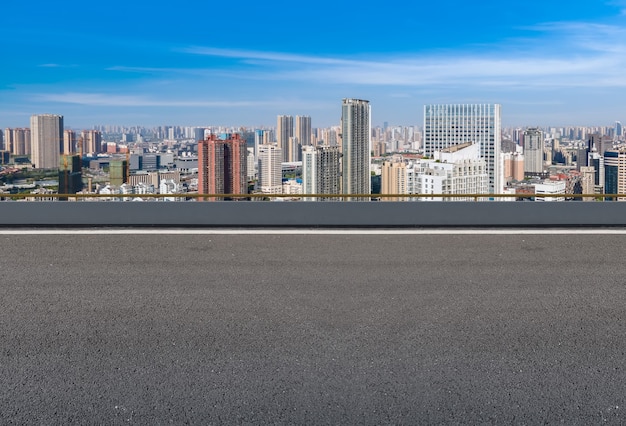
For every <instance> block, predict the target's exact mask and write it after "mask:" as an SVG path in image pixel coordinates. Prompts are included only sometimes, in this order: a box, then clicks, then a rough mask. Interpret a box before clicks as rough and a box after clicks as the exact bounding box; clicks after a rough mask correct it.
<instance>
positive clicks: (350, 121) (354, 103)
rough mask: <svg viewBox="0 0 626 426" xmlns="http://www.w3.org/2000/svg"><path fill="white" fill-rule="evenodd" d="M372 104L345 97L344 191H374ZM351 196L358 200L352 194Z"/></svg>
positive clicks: (355, 192) (343, 139)
mask: <svg viewBox="0 0 626 426" xmlns="http://www.w3.org/2000/svg"><path fill="white" fill-rule="evenodd" d="M370 123H371V108H370V104H369V101H364V100H360V99H344V100H343V104H342V110H341V128H342V139H341V140H342V142H341V147H342V163H341V170H342V182H341V183H342V185H341V193H342V194H370V193H371V177H370V157H371V144H370V134H371V127H370ZM350 200H355V199H354V198H350Z"/></svg>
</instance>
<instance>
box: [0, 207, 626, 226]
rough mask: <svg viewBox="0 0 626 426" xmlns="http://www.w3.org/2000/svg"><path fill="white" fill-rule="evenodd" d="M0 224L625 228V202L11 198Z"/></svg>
mask: <svg viewBox="0 0 626 426" xmlns="http://www.w3.org/2000/svg"><path fill="white" fill-rule="evenodd" d="M0 226H4V227H8V226H170V227H178V226H202V227H420V226H431V227H439V226H441V227H445V226H626V203H621V202H543V203H538V202H343V203H342V202H12V201H8V202H0Z"/></svg>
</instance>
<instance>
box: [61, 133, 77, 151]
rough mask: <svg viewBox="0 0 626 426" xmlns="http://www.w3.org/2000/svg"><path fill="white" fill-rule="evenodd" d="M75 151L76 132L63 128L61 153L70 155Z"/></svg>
mask: <svg viewBox="0 0 626 426" xmlns="http://www.w3.org/2000/svg"><path fill="white" fill-rule="evenodd" d="M75 152H76V132H74V131H73V130H69V129H68V130H65V131H64V132H63V155H71V154H74V153H75Z"/></svg>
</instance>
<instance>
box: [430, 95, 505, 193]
mask: <svg viewBox="0 0 626 426" xmlns="http://www.w3.org/2000/svg"><path fill="white" fill-rule="evenodd" d="M501 126H502V125H501V107H500V105H499V104H471V105H426V106H424V139H423V143H424V155H425V156H428V157H432V156H433V155H434V153H435V151H440V150H442V149H445V148H448V147H451V146H454V145H460V144H464V143H468V142H473V143H478V144H480V155H481V157H482V158H484V159H485V162H486V163H487V171H488V174H489V191H490V192H491V193H500V192H502V190H503V184H502V182H500V175H501V173H500V171H499V170H498V169H499V167H500V149H501V138H502V135H501Z"/></svg>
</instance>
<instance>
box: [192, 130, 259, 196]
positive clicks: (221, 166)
mask: <svg viewBox="0 0 626 426" xmlns="http://www.w3.org/2000/svg"><path fill="white" fill-rule="evenodd" d="M247 155H248V149H247V147H246V141H245V140H244V139H243V138H242V137H241V135H239V134H233V135H227V136H226V138H225V139H218V137H217V136H216V135H210V136H208V137H207V138H206V139H205V140H201V141H199V142H198V193H199V194H247V193H248V176H247V173H248V172H247V168H248V167H247V166H248V162H247ZM216 199H221V198H211V200H216Z"/></svg>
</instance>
